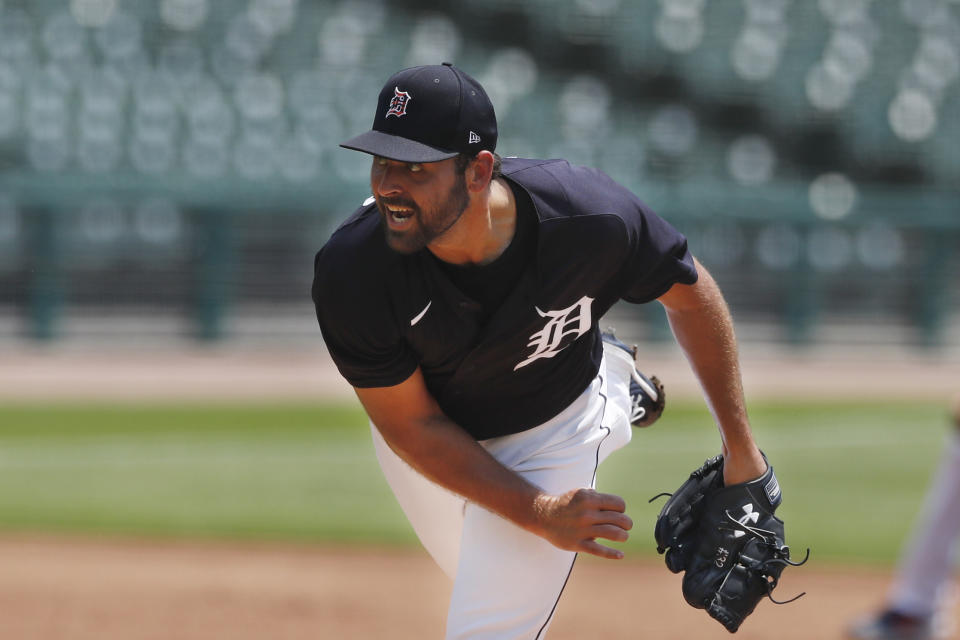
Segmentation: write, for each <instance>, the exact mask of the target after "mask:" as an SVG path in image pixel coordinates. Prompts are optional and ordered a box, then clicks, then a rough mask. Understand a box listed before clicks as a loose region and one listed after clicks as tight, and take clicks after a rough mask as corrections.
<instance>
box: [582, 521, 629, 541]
mask: <svg viewBox="0 0 960 640" xmlns="http://www.w3.org/2000/svg"><path fill="white" fill-rule="evenodd" d="M590 533H591V534H592V537H595V538H605V539H607V540H613V541H614V542H626V541H627V538H629V537H630V534H629V533H628V532H627V530H626V529H624V528H622V527H618V526H615V525H612V524H595V525H593V526H592V527H591V528H590Z"/></svg>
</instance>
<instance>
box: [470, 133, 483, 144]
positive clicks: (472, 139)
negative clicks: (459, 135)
mask: <svg viewBox="0 0 960 640" xmlns="http://www.w3.org/2000/svg"><path fill="white" fill-rule="evenodd" d="M467 142H468V144H477V143H478V142H480V136H478V135H477V134H475V133H474V132H473V131H471V132H470V139H469V140H467Z"/></svg>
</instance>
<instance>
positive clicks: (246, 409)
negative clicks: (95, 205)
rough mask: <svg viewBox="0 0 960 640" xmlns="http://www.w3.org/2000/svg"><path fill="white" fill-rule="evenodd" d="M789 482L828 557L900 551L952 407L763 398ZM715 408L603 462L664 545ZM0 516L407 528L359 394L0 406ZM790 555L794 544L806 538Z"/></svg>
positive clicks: (220, 531)
mask: <svg viewBox="0 0 960 640" xmlns="http://www.w3.org/2000/svg"><path fill="white" fill-rule="evenodd" d="M751 418H752V421H753V425H754V430H755V432H756V435H757V438H758V441H759V442H760V443H761V446H762V447H763V448H764V450H765V451H766V452H767V454H768V456H769V457H770V459H771V461H772V462H773V464H774V466H775V468H776V470H777V475H778V477H779V479H780V483H781V485H782V487H783V492H784V504H783V506H782V507H781V508H780V510H779V511H778V515H780V516H781V517H783V518H784V519H785V520H786V522H787V541H788V543H789V544H790V545H791V547H792V548H794V549H795V550H798V551H802V549H804V548H805V547H807V546H809V547H811V548H812V549H813V555H814V557H815V558H817V559H818V560H819V561H828V562H829V561H842V562H860V563H874V564H889V563H891V562H892V561H893V560H894V559H895V558H896V555H897V554H898V552H899V550H900V547H901V544H902V543H903V539H904V536H905V535H906V534H907V533H908V531H909V528H910V526H911V524H912V521H913V519H914V518H915V516H916V515H917V512H918V510H919V507H920V500H921V499H922V496H923V493H924V490H925V488H926V484H927V481H928V478H929V477H930V474H931V473H932V472H933V469H934V467H935V465H936V462H937V460H938V457H939V451H940V448H941V446H942V444H943V442H944V439H945V436H946V432H947V423H946V419H945V410H944V408H943V407H939V406H936V405H928V404H917V403H912V404H911V403H895V402H888V403H870V404H857V403H829V404H828V403H816V404H811V403H804V404H800V403H797V404H784V403H777V404H754V405H753V406H752V409H751ZM711 425H712V422H711V420H710V418H709V414H708V413H707V412H706V409H705V408H704V407H703V406H702V405H699V404H682V403H675V404H673V405H671V406H670V407H669V408H668V411H667V413H666V414H665V415H664V417H663V418H662V419H661V421H660V423H659V424H658V425H656V426H655V427H654V428H651V429H646V430H643V431H635V432H634V439H633V442H632V443H631V444H630V445H629V446H628V447H626V448H624V449H622V450H621V451H618V452H616V453H614V454H613V455H612V456H611V457H610V458H609V459H608V460H607V462H605V463H604V465H603V466H601V469H600V474H599V487H598V488H599V489H600V490H602V491H608V492H614V493H619V494H621V495H623V496H624V497H625V498H626V499H627V503H628V505H629V509H628V510H629V513H630V515H631V516H632V517H633V519H634V522H635V529H634V533H633V536H632V538H631V540H630V541H629V542H627V543H626V544H625V545H624V546H625V548H626V549H627V550H628V552H629V553H631V554H653V553H655V551H654V545H653V543H652V535H651V533H650V532H651V531H652V525H653V521H654V519H655V517H656V514H657V512H658V511H659V509H660V506H661V505H662V501H658V502H655V503H653V504H648V502H647V500H648V498H650V497H651V496H653V495H654V494H656V493H659V492H660V491H670V490H673V489H675V488H676V487H677V486H678V485H679V484H680V483H681V482H682V481H683V480H684V479H685V478H686V475H687V474H688V473H689V471H691V470H692V469H693V468H695V467H696V466H698V465H699V464H700V463H701V462H702V461H703V460H704V459H706V458H707V457H710V456H711V455H713V454H714V453H715V452H717V451H718V450H719V446H720V445H719V437H718V435H717V433H716V430H715V429H714V428H713V427H712V426H711ZM0 530H6V531H17V532H56V533H65V532H77V533H83V534H110V535H136V536H149V537H162V536H176V537H191V538H211V539H257V540H260V539H262V540H298V541H309V542H333V543H339V544H343V543H351V544H369V543H375V544H397V545H408V544H414V543H415V538H414V536H413V534H412V532H411V530H410V527H409V525H408V524H407V523H406V520H405V519H404V517H403V514H402V512H401V511H400V509H399V507H398V506H397V505H396V503H395V502H394V500H393V497H392V496H391V494H390V492H389V489H388V487H387V485H386V483H385V481H384V480H383V477H382V475H381V473H380V470H379V468H378V466H377V464H376V461H375V459H374V454H373V449H372V445H371V443H370V434H369V429H368V426H367V422H366V418H365V416H364V414H363V412H362V410H361V409H360V408H359V407H358V406H354V405H344V406H319V405H255V406H216V405H209V406H190V407H187V406H185V407H174V406H162V405H161V406H91V405H77V406H63V405H55V406H41V405H19V406H9V405H8V406H3V407H0ZM795 555H796V552H795Z"/></svg>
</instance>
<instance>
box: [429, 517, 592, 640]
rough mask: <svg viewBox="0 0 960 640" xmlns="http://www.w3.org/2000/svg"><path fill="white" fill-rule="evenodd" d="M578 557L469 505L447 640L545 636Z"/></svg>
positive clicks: (451, 604)
mask: <svg viewBox="0 0 960 640" xmlns="http://www.w3.org/2000/svg"><path fill="white" fill-rule="evenodd" d="M575 558H576V554H575V553H573V552H570V551H563V550H561V549H558V548H557V547H555V546H553V545H552V544H550V543H549V542H547V541H546V540H544V539H543V538H541V537H539V536H536V535H534V534H532V533H529V532H527V531H525V530H523V529H521V528H519V527H517V526H516V525H514V524H512V523H510V522H508V521H506V520H504V519H503V518H501V517H499V516H497V515H494V514H492V513H490V512H489V511H487V510H485V509H483V508H482V507H478V506H476V505H474V504H468V505H467V510H466V514H465V518H464V527H463V537H462V541H461V553H460V563H459V565H458V567H457V578H456V581H455V582H454V586H453V595H452V596H451V599H450V609H449V612H448V615H447V635H446V637H447V639H448V640H452V639H454V638H456V639H458V640H460V639H465V638H470V639H473V640H494V639H496V640H502V639H504V638H510V639H511V640H513V639H517V640H519V639H527V638H529V639H530V640H533V639H534V638H542V637H545V634H546V629H547V626H548V624H549V622H550V620H551V618H552V617H553V613H554V610H555V608H556V606H557V603H558V601H559V599H560V595H561V593H562V592H563V588H564V586H565V585H566V582H567V578H568V577H569V575H570V571H571V570H572V568H573V563H574V560H575Z"/></svg>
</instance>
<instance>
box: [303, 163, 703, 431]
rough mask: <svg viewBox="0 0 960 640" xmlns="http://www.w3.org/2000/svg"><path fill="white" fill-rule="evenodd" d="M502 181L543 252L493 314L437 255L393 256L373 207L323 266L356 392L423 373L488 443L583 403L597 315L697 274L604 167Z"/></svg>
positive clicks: (340, 235) (319, 281)
mask: <svg viewBox="0 0 960 640" xmlns="http://www.w3.org/2000/svg"><path fill="white" fill-rule="evenodd" d="M503 177H504V178H505V179H506V180H507V181H509V182H510V183H511V186H515V187H516V186H519V187H520V188H522V189H523V190H524V191H526V193H527V194H528V195H529V197H530V200H531V201H532V203H533V206H534V209H535V213H536V220H535V224H534V231H535V233H536V239H535V243H534V244H533V246H535V255H534V256H531V259H530V260H528V261H527V263H526V267H525V268H524V269H523V272H522V274H521V275H520V277H519V278H518V280H517V282H516V286H514V287H513V288H512V290H510V291H509V293H508V294H507V295H506V298H505V299H504V300H503V302H502V303H501V304H500V306H499V308H497V309H496V310H495V311H494V312H493V313H492V314H489V317H485V316H484V315H483V314H481V311H482V310H481V308H480V305H479V304H478V303H477V302H476V301H474V300H472V299H470V298H469V297H468V296H467V295H466V294H464V293H463V292H462V291H460V290H459V289H458V288H457V287H456V286H455V285H454V284H453V283H452V282H451V280H450V278H449V277H448V276H447V274H446V272H445V270H444V269H443V268H442V267H441V266H439V265H438V261H437V259H436V258H435V257H434V256H433V255H432V254H431V253H430V252H429V251H428V250H427V249H424V250H422V251H420V252H417V253H414V254H410V255H402V254H400V253H397V252H395V251H393V250H392V249H390V247H389V246H388V245H387V243H386V240H385V238H384V232H383V229H382V228H381V219H380V213H379V211H378V210H377V207H376V204H374V203H373V201H372V200H368V201H367V202H366V203H364V206H363V207H361V208H360V209H358V210H357V211H356V212H355V213H354V214H353V215H352V216H350V218H348V219H347V220H346V222H344V223H343V225H341V226H340V228H339V229H337V231H336V232H334V234H333V235H332V236H331V238H330V240H329V241H328V242H327V244H326V245H325V246H324V247H323V248H322V249H321V250H320V251H319V252H318V253H317V256H316V259H315V263H314V282H313V301H314V304H315V306H316V311H317V320H318V321H319V323H320V329H321V332H322V334H323V337H324V340H325V341H326V344H327V347H328V349H329V351H330V355H331V357H332V358H333V360H334V362H335V363H336V365H337V367H338V368H339V370H340V373H341V374H342V375H343V376H344V377H345V378H346V379H347V380H348V381H349V382H350V384H352V385H353V386H355V387H360V388H363V387H381V386H392V385H396V384H399V383H401V382H403V381H404V380H406V379H407V378H408V377H410V375H411V374H413V372H414V371H415V370H416V368H417V367H418V366H419V367H421V369H422V371H423V375H424V379H425V381H426V384H427V387H428V389H429V390H430V392H431V393H432V394H433V396H434V397H435V398H436V400H437V402H438V403H439V405H440V407H441V408H442V409H443V410H444V412H445V413H446V414H447V415H448V416H449V417H450V418H451V419H452V420H454V421H455V422H456V423H457V424H459V425H460V426H462V427H463V428H464V429H466V430H467V431H468V432H469V433H470V434H471V435H473V436H474V437H475V438H477V439H478V440H482V439H486V438H491V437H495V436H501V435H506V434H510V433H516V432H519V431H524V430H526V429H529V428H532V427H534V426H536V425H538V424H541V423H543V422H545V421H547V420H549V419H550V418H552V417H553V416H555V415H557V414H558V413H560V412H561V411H562V410H563V409H564V408H566V407H567V406H568V405H569V404H570V403H571V402H573V400H574V399H575V398H576V397H577V396H578V395H579V394H580V393H581V392H582V391H583V390H584V389H585V388H586V386H587V385H588V384H589V383H590V381H591V380H592V379H593V378H594V377H595V376H596V374H597V371H598V369H599V366H600V359H601V357H602V346H601V342H600V335H599V330H598V329H597V321H598V320H599V318H600V317H601V316H602V315H603V314H604V313H606V312H607V310H609V309H610V307H611V306H613V304H614V303H615V302H617V301H618V300H620V299H624V300H627V301H628V302H635V303H643V302H649V301H651V300H654V299H655V298H657V297H659V296H660V295H662V294H664V293H666V292H667V290H669V289H670V287H671V286H673V285H674V284H675V283H678V282H680V283H685V284H693V283H694V282H696V280H697V272H696V269H695V267H694V264H693V258H692V256H691V255H690V253H689V251H688V250H687V241H686V238H684V237H683V235H681V234H680V233H679V232H678V231H677V230H676V229H674V228H673V227H672V226H670V225H669V224H668V223H667V222H666V221H664V220H663V219H662V218H660V217H658V216H657V215H656V214H654V213H653V212H652V211H650V209H649V208H648V207H647V206H646V205H645V204H643V202H641V201H640V200H639V199H638V198H637V197H636V196H635V195H633V194H632V193H631V192H630V191H629V190H627V189H625V188H624V187H622V186H620V185H619V184H617V183H616V182H614V181H613V180H612V179H610V178H609V177H608V176H607V175H605V174H604V173H602V172H600V171H597V170H595V169H590V168H587V167H577V166H572V165H570V164H568V163H567V162H565V161H563V160H527V159H519V158H505V159H504V160H503ZM481 319H483V320H485V321H481Z"/></svg>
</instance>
